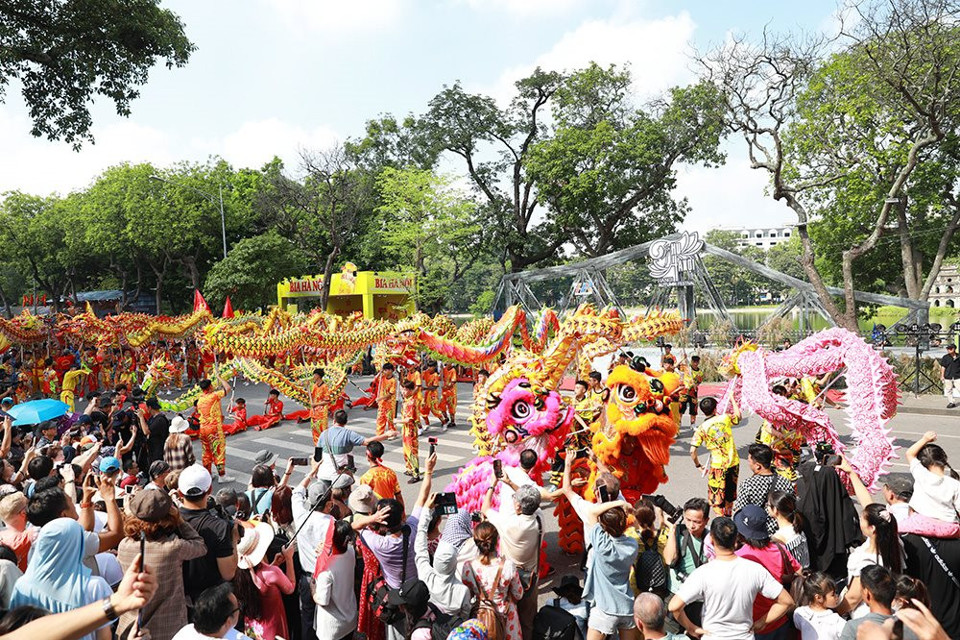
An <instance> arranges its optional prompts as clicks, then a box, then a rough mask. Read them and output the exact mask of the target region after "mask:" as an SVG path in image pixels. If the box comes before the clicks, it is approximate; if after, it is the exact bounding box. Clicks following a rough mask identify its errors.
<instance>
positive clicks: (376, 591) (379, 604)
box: [358, 525, 410, 625]
mask: <svg viewBox="0 0 960 640" xmlns="http://www.w3.org/2000/svg"><path fill="white" fill-rule="evenodd" d="M358 539H360V538H359V536H358ZM409 541H410V527H408V526H407V525H403V569H402V570H401V582H400V584H401V585H402V584H404V583H405V582H406V580H407V552H408V549H409V546H410V545H409ZM399 591H400V590H399V589H393V588H391V587H390V585H388V584H387V579H386V578H384V577H383V571H381V572H380V573H379V575H377V577H376V578H374V579H373V580H371V581H370V584H369V585H368V586H367V593H369V594H370V610H371V612H372V613H373V615H374V617H376V618H379V619H380V621H381V622H383V624H386V625H394V624H396V623H398V622H400V621H402V620H403V616H404V614H403V609H401V608H400V605H396V604H391V603H390V596H391V594H394V595H393V598H394V600H396V599H397V594H399Z"/></svg>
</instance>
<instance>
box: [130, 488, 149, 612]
mask: <svg viewBox="0 0 960 640" xmlns="http://www.w3.org/2000/svg"><path fill="white" fill-rule="evenodd" d="M129 488H130V487H127V489H129ZM146 557H147V532H146V531H144V530H143V529H141V530H140V562H139V563H138V564H137V572H139V573H143V563H144V562H145V561H146V560H145V558H146ZM142 614H143V610H142V609H141V610H139V611H137V628H138V629H141V628H143V617H142Z"/></svg>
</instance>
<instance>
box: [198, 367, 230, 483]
mask: <svg viewBox="0 0 960 640" xmlns="http://www.w3.org/2000/svg"><path fill="white" fill-rule="evenodd" d="M217 380H218V381H219V382H220V387H221V388H220V390H219V391H214V390H213V383H212V382H210V380H207V379H204V380H201V381H200V397H199V398H197V417H198V418H199V420H200V444H201V445H202V447H203V458H202V460H203V462H202V464H203V466H204V468H206V469H207V470H209V469H210V465H211V464H214V465H216V467H217V473H219V474H220V482H222V483H223V482H233V478H231V477H229V476H227V440H226V438H225V437H224V435H223V409H222V408H221V406H220V401H221V400H223V398H224V396H226V395H227V393H229V392H230V385H229V384H227V383H226V382H225V381H224V380H223V379H222V378H220V377H218V378H217Z"/></svg>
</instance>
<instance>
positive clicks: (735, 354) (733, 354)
mask: <svg viewBox="0 0 960 640" xmlns="http://www.w3.org/2000/svg"><path fill="white" fill-rule="evenodd" d="M759 348H760V345H758V344H757V343H756V342H752V341H750V340H744V341H743V342H741V343H740V344H738V345H737V346H736V347H735V348H734V349H733V350H732V351H730V353H728V354H727V355H725V356H723V359H722V360H721V361H720V364H719V366H717V371H718V372H719V373H720V375H722V376H723V377H724V378H726V379H728V380H730V379H733V378H735V377H737V376H738V375H740V366H739V365H738V364H737V359H738V358H739V357H740V354H741V353H744V352H745V351H756V350H757V349H759Z"/></svg>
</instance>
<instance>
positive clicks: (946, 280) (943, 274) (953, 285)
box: [930, 263, 960, 308]
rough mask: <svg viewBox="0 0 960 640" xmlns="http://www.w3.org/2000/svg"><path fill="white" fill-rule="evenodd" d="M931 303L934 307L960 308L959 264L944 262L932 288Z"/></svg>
mask: <svg viewBox="0 0 960 640" xmlns="http://www.w3.org/2000/svg"><path fill="white" fill-rule="evenodd" d="M930 304H931V305H932V306H934V307H951V308H960V270H958V268H957V265H955V264H947V263H944V265H943V266H942V267H940V273H939V274H938V275H937V279H936V280H934V281H933V288H932V289H931V290H930Z"/></svg>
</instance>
